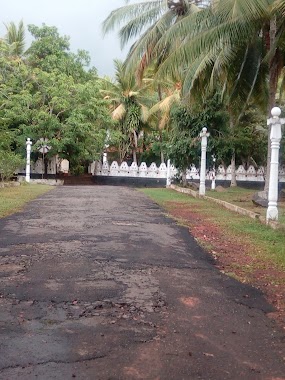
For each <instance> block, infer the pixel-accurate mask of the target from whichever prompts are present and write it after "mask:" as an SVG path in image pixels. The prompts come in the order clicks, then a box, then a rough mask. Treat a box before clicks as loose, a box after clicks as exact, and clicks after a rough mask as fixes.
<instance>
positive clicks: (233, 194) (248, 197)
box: [206, 187, 285, 227]
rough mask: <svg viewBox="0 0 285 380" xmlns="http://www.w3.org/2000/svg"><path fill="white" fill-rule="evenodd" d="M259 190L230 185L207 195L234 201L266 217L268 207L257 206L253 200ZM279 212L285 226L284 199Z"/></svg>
mask: <svg viewBox="0 0 285 380" xmlns="http://www.w3.org/2000/svg"><path fill="white" fill-rule="evenodd" d="M256 192H257V190H251V189H244V188H241V187H229V188H227V189H225V191H221V192H217V191H207V192H206V195H207V196H208V197H212V198H216V199H220V200H222V201H225V202H229V203H232V204H234V205H236V206H239V207H242V208H245V209H247V210H249V211H253V212H255V213H256V214H259V215H261V216H263V217H266V210H267V209H266V208H263V207H261V206H256V205H255V204H254V203H253V202H252V196H253V194H254V193H256ZM278 212H279V220H278V222H279V223H280V224H284V227H285V201H284V200H282V201H280V202H278Z"/></svg>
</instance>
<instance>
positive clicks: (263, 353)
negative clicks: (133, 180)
mask: <svg viewBox="0 0 285 380" xmlns="http://www.w3.org/2000/svg"><path fill="white" fill-rule="evenodd" d="M270 311H272V309H271V306H270V305H269V304H268V303H267V302H266V301H265V299H264V297H263V296H262V294H261V293H260V292H259V291H258V290H256V289H253V288H251V287H249V286H247V285H244V284H241V283H239V282H237V281H235V280H234V279H231V278H229V277H227V276H225V275H224V274H222V273H220V272H219V271H218V270H217V269H216V268H215V267H214V265H213V263H212V262H211V259H210V258H209V256H208V255H207V254H206V253H205V252H204V251H203V250H202V249H201V248H200V247H199V246H198V245H197V243H196V242H195V240H194V239H193V238H192V237H191V235H190V234H189V232H188V230H187V229H186V228H184V227H180V226H177V225H176V224H175V222H174V221H173V220H171V219H169V218H167V217H166V216H165V215H164V213H163V210H161V209H160V208H159V207H158V206H157V205H155V204H154V203H153V202H152V201H151V200H149V199H148V198H146V197H145V196H144V195H143V194H142V193H140V192H138V191H136V190H133V189H129V188H122V187H108V186H106V187H97V186H85V187H76V186H74V187H59V188H57V189H55V190H53V191H51V192H49V193H47V194H45V195H44V196H42V197H41V198H39V199H37V200H35V201H33V202H31V203H30V204H29V205H28V206H27V207H26V208H25V210H24V211H23V212H21V213H18V214H14V215H12V216H10V217H7V218H4V219H1V220H0V379H5V380H6V379H7V380H13V379H21V380H31V379H40V380H42V379H43V380H45V379H60V380H62V379H64V380H65V379H72V378H76V379H80V380H81V379H82V380H83V379H90V380H91V379H92V380H93V379H96V380H97V379H98V380H99V379H102V380H107V379H109V380H119V379H122V380H125V379H126V380H129V379H147V380H148V379H153V380H154V379H155V380H159V379H160V380H168V379H169V380H170V379H175V380H176V379H177V380H183V379H187V380H188V379H205V380H210V379H217V380H222V379H231V380H232V379H268V380H269V379H271V380H273V379H274V380H277V379H278V380H279V379H285V365H284V358H285V352H284V342H285V340H284V333H283V332H282V331H281V330H280V329H279V328H278V327H277V326H276V325H275V324H274V322H273V321H272V320H270V319H269V318H268V317H267V315H266V314H267V313H268V312H270Z"/></svg>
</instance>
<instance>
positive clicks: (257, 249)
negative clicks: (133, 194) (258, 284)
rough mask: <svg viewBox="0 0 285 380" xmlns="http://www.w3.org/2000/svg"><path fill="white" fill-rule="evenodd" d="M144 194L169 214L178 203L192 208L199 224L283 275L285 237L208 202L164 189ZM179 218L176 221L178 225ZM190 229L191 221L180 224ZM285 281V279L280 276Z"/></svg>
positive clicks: (282, 233)
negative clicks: (210, 226) (212, 228)
mask: <svg viewBox="0 0 285 380" xmlns="http://www.w3.org/2000/svg"><path fill="white" fill-rule="evenodd" d="M142 191H143V192H144V193H145V194H146V195H148V196H149V197H150V198H152V199H153V200H154V201H155V202H157V203H158V204H159V205H161V206H162V207H163V208H165V209H166V210H167V211H168V212H169V213H170V214H173V211H175V210H174V209H175V208H177V205H178V204H180V205H181V206H182V208H184V210H185V209H187V208H189V210H191V209H195V211H196V212H199V215H200V216H202V218H203V219H202V220H201V221H200V223H201V224H203V223H206V224H207V223H209V222H210V223H211V224H214V225H216V226H217V227H219V228H220V229H222V231H223V233H224V234H225V235H227V236H229V237H233V236H234V238H235V240H236V241H239V242H241V243H243V244H244V245H246V246H247V247H248V248H250V252H249V254H252V255H254V256H255V257H256V256H258V257H259V258H260V260H261V261H262V262H263V261H265V262H268V261H270V262H272V263H273V264H275V265H276V266H277V267H278V268H279V269H281V268H282V270H284V274H285V234H284V232H282V231H279V230H273V229H271V228H269V227H267V226H266V225H263V224H261V223H259V222H258V221H255V220H252V219H250V218H248V217H246V216H243V215H239V214H236V213H234V212H232V211H229V210H226V209H224V208H222V207H221V206H219V205H217V204H215V203H211V202H210V201H207V200H203V199H198V198H192V197H191V196H189V195H185V194H180V193H176V192H175V191H171V190H167V189H143V190H142ZM181 218H182V219H183V217H179V221H180V222H181ZM184 224H186V225H188V226H189V227H190V228H191V220H188V221H186V222H184ZM284 282H285V276H284Z"/></svg>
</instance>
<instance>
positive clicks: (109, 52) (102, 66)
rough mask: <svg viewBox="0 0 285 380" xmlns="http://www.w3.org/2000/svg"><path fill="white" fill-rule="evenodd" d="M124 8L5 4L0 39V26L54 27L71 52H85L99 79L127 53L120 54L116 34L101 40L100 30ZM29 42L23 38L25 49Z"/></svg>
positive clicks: (110, 2) (116, 3)
mask: <svg viewBox="0 0 285 380" xmlns="http://www.w3.org/2000/svg"><path fill="white" fill-rule="evenodd" d="M124 4H125V1H124V0H105V1H104V0H103V1H102V0H101V1H99V0H80V1H79V0H42V1H41V0H25V1H21V0H8V1H5V2H4V4H2V7H1V8H2V9H1V13H2V20H0V21H2V23H1V25H0V36H3V35H4V33H5V27H4V25H3V23H8V22H10V21H14V22H16V23H18V22H19V21H20V20H21V19H22V20H23V21H24V23H25V25H28V24H35V25H38V26H39V25H41V24H42V23H45V24H47V25H49V26H56V27H57V28H58V30H59V32H60V34H62V35H68V36H70V45H71V50H72V51H76V50H77V49H85V50H87V51H89V53H90V55H91V58H92V66H95V67H96V68H97V69H98V73H99V75H112V74H113V71H114V70H113V59H114V58H120V59H123V58H124V57H125V56H126V53H127V49H124V51H121V49H120V43H119V40H118V38H117V35H116V32H114V33H110V34H108V35H107V36H105V37H104V38H103V35H102V30H101V26H102V22H103V20H104V19H105V18H106V17H107V16H108V15H109V13H110V12H111V11H112V10H114V9H116V8H119V7H120V6H122V5H124ZM30 42H31V37H30V36H27V45H29V43H30Z"/></svg>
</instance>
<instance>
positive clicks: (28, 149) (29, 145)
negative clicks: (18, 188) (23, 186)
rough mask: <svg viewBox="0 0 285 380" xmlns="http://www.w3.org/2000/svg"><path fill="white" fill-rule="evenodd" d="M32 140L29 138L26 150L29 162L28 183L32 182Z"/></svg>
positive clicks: (27, 163)
mask: <svg viewBox="0 0 285 380" xmlns="http://www.w3.org/2000/svg"><path fill="white" fill-rule="evenodd" d="M31 146H32V142H31V139H30V138H28V139H27V141H26V149H27V160H26V182H30V177H31V176H30V174H31Z"/></svg>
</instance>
